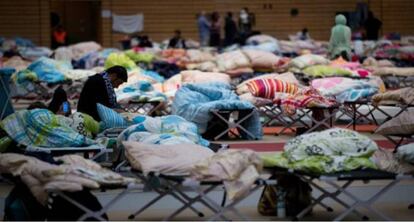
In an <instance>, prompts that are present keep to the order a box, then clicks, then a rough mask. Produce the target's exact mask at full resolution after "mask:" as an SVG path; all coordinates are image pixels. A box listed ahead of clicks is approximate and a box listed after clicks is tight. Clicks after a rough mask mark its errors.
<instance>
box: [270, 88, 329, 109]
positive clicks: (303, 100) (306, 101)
mask: <svg viewBox="0 0 414 222" xmlns="http://www.w3.org/2000/svg"><path fill="white" fill-rule="evenodd" d="M273 102H274V103H276V104H280V106H281V107H282V110H283V112H284V113H286V114H287V115H294V114H295V113H296V110H297V109H300V108H313V107H319V108H321V107H325V108H327V107H332V106H335V105H337V103H336V101H335V100H334V99H332V98H328V97H324V96H323V95H322V94H321V93H320V92H319V91H318V90H317V89H314V88H311V87H307V88H303V89H301V90H299V91H298V92H297V93H295V94H286V93H284V94H281V95H277V96H276V97H275V99H274V101H273Z"/></svg>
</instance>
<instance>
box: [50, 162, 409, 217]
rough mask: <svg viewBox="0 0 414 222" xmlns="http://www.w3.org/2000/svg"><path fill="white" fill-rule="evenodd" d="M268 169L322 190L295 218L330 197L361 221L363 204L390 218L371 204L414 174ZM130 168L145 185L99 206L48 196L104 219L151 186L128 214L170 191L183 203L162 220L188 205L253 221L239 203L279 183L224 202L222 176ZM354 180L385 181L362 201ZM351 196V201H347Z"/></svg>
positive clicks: (130, 187)
mask: <svg viewBox="0 0 414 222" xmlns="http://www.w3.org/2000/svg"><path fill="white" fill-rule="evenodd" d="M266 170H267V171H268V172H270V173H271V174H273V175H281V174H290V175H295V176H298V177H299V178H301V179H302V180H303V181H305V182H307V183H309V184H310V185H311V186H312V188H313V189H314V190H317V191H319V192H320V193H321V194H320V196H317V197H313V198H312V202H311V204H310V205H309V206H308V207H306V208H305V209H303V210H302V211H301V212H300V213H298V214H297V215H296V216H294V217H293V218H291V219H297V220H299V219H302V218H304V216H306V215H307V214H308V213H309V212H311V211H312V209H313V208H314V207H315V206H317V205H319V206H321V207H323V208H324V209H326V210H327V211H330V212H332V211H333V209H332V208H331V207H329V206H328V205H327V204H326V203H324V201H326V200H327V199H329V198H330V199H332V200H333V201H335V202H336V203H338V204H339V205H341V206H343V207H344V209H345V210H344V211H342V212H340V213H339V214H337V215H336V217H335V218H334V219H333V220H334V221H340V220H344V219H346V217H347V216H349V215H350V214H352V213H354V214H355V215H356V216H358V218H359V219H360V220H367V219H370V218H369V217H368V216H367V215H366V214H364V213H361V212H360V211H359V210H360V208H365V209H367V210H368V211H369V212H370V214H371V215H374V218H375V219H379V220H392V218H390V217H389V216H387V215H386V214H385V213H383V212H381V211H379V210H377V209H375V208H374V206H373V205H374V204H375V203H376V202H377V201H378V199H379V198H380V197H382V196H383V195H384V194H386V193H387V192H388V191H389V190H391V189H392V188H394V187H395V186H396V185H397V184H398V183H399V182H400V181H402V180H412V179H413V176H412V175H399V174H393V173H387V172H384V171H379V170H370V169H365V170H354V171H349V172H339V173H332V174H310V173H305V172H300V171H294V170H289V169H281V168H268V169H266ZM131 172H132V174H133V175H135V176H136V177H138V178H140V179H141V180H142V181H143V185H142V184H130V185H128V186H125V187H109V188H108V189H121V190H120V192H119V193H118V194H117V195H116V196H115V197H114V198H113V199H112V200H111V201H109V202H108V203H107V204H106V205H105V206H103V208H102V209H100V210H99V211H93V210H90V209H88V208H87V207H85V206H83V205H82V203H79V202H76V201H75V200H74V199H72V198H70V197H69V196H68V195H65V193H63V192H60V191H56V190H55V191H53V190H50V191H49V192H50V197H51V198H53V197H56V196H60V197H62V198H64V199H66V200H67V201H68V202H70V203H72V204H74V205H76V206H78V207H79V208H81V209H82V210H83V211H85V215H83V216H82V217H81V218H79V219H80V220H84V219H87V218H93V219H98V220H104V219H103V218H102V217H101V215H103V214H104V213H107V212H109V210H110V208H111V207H112V206H114V205H115V204H116V203H117V202H118V201H120V200H121V199H122V198H123V197H125V196H126V195H127V194H128V193H130V192H132V191H136V190H140V191H153V192H156V193H157V196H156V197H155V198H154V199H152V200H150V201H148V202H147V203H146V204H145V205H144V206H142V207H141V208H139V209H137V210H136V211H135V212H133V213H131V214H130V215H129V219H139V218H140V215H141V214H142V213H143V212H144V211H145V210H146V209H148V208H150V207H151V206H153V205H154V204H155V203H157V202H158V201H162V199H163V198H164V197H166V196H170V197H173V198H174V199H175V200H177V201H178V202H179V203H181V205H178V206H176V207H173V209H172V211H171V212H170V213H168V214H166V216H165V217H164V218H163V220H164V221H169V220H173V219H175V218H176V216H178V215H179V214H180V213H182V212H183V211H184V210H187V209H189V210H191V211H192V212H193V213H194V215H196V216H198V217H200V219H201V218H202V219H203V220H204V219H206V220H209V221H212V220H226V221H227V220H232V219H237V220H251V219H250V218H248V217H247V216H246V215H244V214H243V212H242V211H240V210H238V209H237V206H236V205H237V204H239V203H240V202H241V201H242V200H244V199H246V198H247V197H248V196H250V195H252V194H253V193H255V191H258V190H260V188H263V187H264V186H277V180H276V179H270V177H266V178H261V179H258V180H257V181H256V182H255V184H254V185H253V186H252V187H251V189H250V190H249V191H248V192H247V193H246V194H245V195H244V196H242V197H240V198H238V199H235V200H233V201H231V202H228V203H226V201H225V198H226V197H225V191H223V194H224V195H223V199H218V200H217V199H213V198H212V197H211V196H209V195H208V194H209V193H211V192H213V191H217V190H222V187H223V181H197V180H193V179H191V178H189V177H186V176H173V175H163V174H157V173H155V172H154V173H149V174H148V175H143V174H142V173H141V172H140V171H135V170H132V171H131ZM356 181H362V182H364V183H367V182H370V181H383V183H381V184H382V185H378V186H381V189H379V190H377V191H376V192H375V193H374V194H372V196H371V197H370V198H369V199H367V200H363V199H361V198H360V197H359V196H357V195H356V194H353V193H352V192H351V191H350V189H349V188H350V186H351V184H353V183H354V182H356ZM320 183H324V184H325V185H327V186H323V185H320ZM332 190H333V191H332ZM189 193H192V194H193V193H194V194H195V195H191V196H190V194H189ZM349 199H350V200H351V201H349ZM196 204H201V205H203V206H204V208H203V210H206V209H208V210H209V211H211V212H212V214H209V215H210V217H208V218H206V214H205V213H203V212H201V210H199V209H197V208H196V206H195V205H196ZM174 206H175V205H174ZM229 213H232V214H233V217H230V214H229ZM234 216H235V217H234Z"/></svg>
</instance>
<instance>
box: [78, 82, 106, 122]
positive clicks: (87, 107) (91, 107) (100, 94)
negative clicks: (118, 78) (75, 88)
mask: <svg viewBox="0 0 414 222" xmlns="http://www.w3.org/2000/svg"><path fill="white" fill-rule="evenodd" d="M97 103H100V104H102V105H104V106H106V107H110V108H113V107H111V105H110V102H109V96H108V91H107V90H106V85H105V80H104V79H103V77H102V75H100V74H96V75H94V76H91V77H89V78H88V80H87V81H86V83H85V85H84V86H83V89H82V92H81V94H80V97H79V102H78V112H82V113H86V114H88V115H90V116H92V117H93V118H94V119H95V120H96V121H101V118H99V115H98V110H97V108H96V104H97Z"/></svg>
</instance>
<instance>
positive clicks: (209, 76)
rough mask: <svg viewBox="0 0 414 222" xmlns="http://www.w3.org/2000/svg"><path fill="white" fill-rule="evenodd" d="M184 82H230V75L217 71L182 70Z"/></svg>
mask: <svg viewBox="0 0 414 222" xmlns="http://www.w3.org/2000/svg"><path fill="white" fill-rule="evenodd" d="M180 74H181V76H182V79H181V80H182V82H183V83H208V82H221V83H226V84H230V82H231V80H230V77H229V76H228V75H226V74H223V73H215V72H200V71H198V70H194V71H188V70H187V71H182V72H180Z"/></svg>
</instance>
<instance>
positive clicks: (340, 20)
mask: <svg viewBox="0 0 414 222" xmlns="http://www.w3.org/2000/svg"><path fill="white" fill-rule="evenodd" d="M335 24H337V25H346V17H345V16H344V15H342V14H339V15H337V16H336V17H335Z"/></svg>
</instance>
